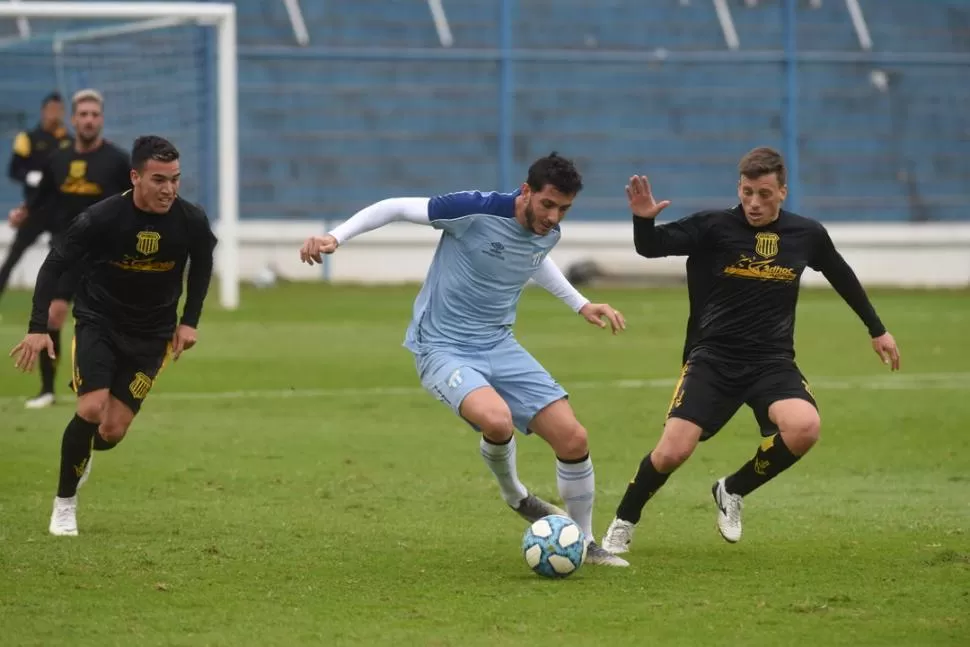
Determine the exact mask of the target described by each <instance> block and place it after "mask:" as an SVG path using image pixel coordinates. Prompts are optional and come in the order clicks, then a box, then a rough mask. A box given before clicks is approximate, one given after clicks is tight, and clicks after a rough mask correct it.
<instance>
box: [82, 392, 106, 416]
mask: <svg viewBox="0 0 970 647" xmlns="http://www.w3.org/2000/svg"><path fill="white" fill-rule="evenodd" d="M107 406H108V390H107V389H101V390H99V391H92V392H91V393H85V394H84V395H82V396H80V397H79V398H78V400H77V409H76V411H77V415H78V416H80V417H81V418H83V419H84V420H87V421H88V422H96V423H100V422H101V421H102V420H103V419H104V412H105V409H106V408H107Z"/></svg>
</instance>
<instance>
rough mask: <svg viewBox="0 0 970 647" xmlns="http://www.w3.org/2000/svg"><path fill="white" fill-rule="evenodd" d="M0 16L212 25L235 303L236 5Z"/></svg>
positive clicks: (39, 10)
mask: <svg viewBox="0 0 970 647" xmlns="http://www.w3.org/2000/svg"><path fill="white" fill-rule="evenodd" d="M0 18H12V19H21V18H114V19H119V20H125V19H128V20H150V19H169V20H183V21H184V22H195V23H197V24H200V25H205V26H212V27H215V29H216V33H217V34H218V36H217V38H216V42H217V45H216V77H217V81H216V84H217V88H216V102H217V104H218V107H217V113H216V115H217V116H216V130H217V142H218V143H217V153H216V155H217V158H216V159H217V160H218V164H217V171H216V172H217V173H218V177H219V196H218V212H219V219H218V232H217V233H218V236H219V250H218V251H219V253H218V254H217V270H218V275H219V302H220V304H221V305H222V307H223V308H226V309H227V310H235V309H236V308H238V307H239V139H238V137H239V132H238V131H239V126H238V124H239V112H238V92H237V89H238V78H237V71H236V56H237V50H236V6H235V5H234V4H232V3H228V2H221V3H209V2H37V1H31V0H22V1H20V2H0Z"/></svg>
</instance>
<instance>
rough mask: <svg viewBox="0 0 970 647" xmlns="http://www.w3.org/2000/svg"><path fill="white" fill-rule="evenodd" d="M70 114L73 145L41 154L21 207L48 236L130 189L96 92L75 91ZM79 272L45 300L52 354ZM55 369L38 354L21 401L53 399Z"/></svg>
mask: <svg viewBox="0 0 970 647" xmlns="http://www.w3.org/2000/svg"><path fill="white" fill-rule="evenodd" d="M71 113H72V114H71V123H72V124H73V125H74V130H75V133H76V134H75V137H74V145H73V146H69V147H67V148H62V149H59V150H57V151H56V152H54V153H53V154H52V155H51V156H50V157H49V158H48V159H47V162H46V163H45V165H44V168H43V170H42V178H41V181H40V184H39V186H38V187H37V191H36V192H35V193H34V195H33V196H32V197H31V198H30V199H29V200H28V202H27V203H26V204H25V205H24V206H23V207H22V209H23V210H24V211H25V212H26V215H27V218H28V221H29V220H33V219H34V218H38V219H39V220H41V221H43V222H45V223H46V225H47V226H48V227H49V228H50V231H51V233H52V234H53V239H54V241H56V239H57V237H58V236H60V235H61V233H63V231H64V230H65V229H66V228H67V227H68V225H70V224H71V221H73V220H74V218H76V217H77V215H78V214H79V213H81V212H82V211H84V210H85V209H87V208H88V207H90V206H91V205H93V204H95V203H97V202H100V201H101V200H104V199H105V198H107V197H109V196H112V195H116V194H119V193H121V192H123V191H127V190H128V189H130V188H131V178H130V173H131V168H130V166H129V164H128V155H127V154H126V153H125V152H124V151H123V150H121V149H120V148H118V147H117V146H115V145H114V144H112V143H110V142H108V141H105V139H104V138H103V137H102V129H103V127H104V100H103V99H102V97H101V94H100V93H99V92H98V91H97V90H90V89H88V90H80V91H79V92H77V93H75V94H74V96H73V97H72V99H71ZM15 211H16V210H15ZM13 215H14V214H13V213H12V216H13ZM52 243H53V241H52ZM79 277H80V274H78V273H76V272H69V273H66V274H64V275H63V276H62V277H61V282H60V284H59V285H58V287H57V290H56V292H55V293H54V295H53V296H54V298H53V300H52V301H51V307H50V312H49V313H48V325H47V329H48V330H49V331H50V335H51V339H53V342H54V352H55V355H57V354H59V353H60V347H61V328H62V327H63V326H64V322H65V321H66V319H67V313H68V304H69V302H70V301H71V300H72V299H73V298H74V290H75V288H76V286H77V281H78V280H79ZM56 368H57V367H56V364H55V362H54V361H53V360H51V359H50V358H48V357H47V356H46V355H44V356H41V359H40V377H41V389H40V394H38V395H37V396H36V397H33V398H31V399H30V400H28V401H27V403H26V404H27V408H29V409H40V408H43V407H48V406H50V405H52V404H53V403H54V382H55V374H56Z"/></svg>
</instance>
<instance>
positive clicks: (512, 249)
mask: <svg viewBox="0 0 970 647" xmlns="http://www.w3.org/2000/svg"><path fill="white" fill-rule="evenodd" d="M517 196H518V192H514V193H495V192H492V193H481V192H479V191H467V192H461V193H450V194H446V195H441V196H437V197H434V198H431V200H430V202H429V203H428V218H429V220H430V221H431V225H432V226H433V227H435V228H437V229H441V230H442V231H443V233H442V235H441V240H440V241H439V242H438V248H437V250H436V251H435V255H434V259H433V260H432V261H431V266H430V268H429V269H428V275H427V277H426V279H425V281H424V286H423V287H422V288H421V292H420V293H419V294H418V297H417V299H416V300H415V303H414V316H413V318H412V320H411V325H410V326H409V327H408V331H407V336H406V338H405V342H404V345H405V346H406V347H407V348H408V349H410V350H411V351H412V352H414V353H423V352H427V351H428V350H431V349H433V348H435V347H438V348H440V347H448V348H460V349H463V350H466V351H473V350H476V349H480V350H487V349H490V348H494V347H495V346H496V345H498V344H499V343H500V342H502V341H503V340H505V339H506V338H508V337H509V336H510V335H511V327H512V324H513V323H515V313H516V306H517V305H518V302H519V297H520V296H521V295H522V290H523V288H525V286H526V284H527V283H528V281H529V279H530V278H532V275H533V274H535V272H536V270H537V269H538V268H539V264H540V263H542V261H543V259H544V258H545V257H546V255H547V254H548V253H549V252H550V250H552V248H553V247H555V245H556V243H558V242H559V238H560V231H559V227H558V226H557V227H556V228H555V229H554V230H552V231H550V232H549V233H548V234H546V235H545V236H540V235H538V234H535V233H532V232H531V231H529V230H527V229H525V228H524V227H523V226H522V225H521V224H519V221H517V220H516V219H515V198H516V197H517Z"/></svg>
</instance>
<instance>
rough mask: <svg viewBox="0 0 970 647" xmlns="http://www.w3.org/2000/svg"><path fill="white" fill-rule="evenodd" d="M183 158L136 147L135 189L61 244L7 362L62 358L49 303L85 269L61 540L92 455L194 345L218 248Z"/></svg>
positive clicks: (150, 142)
mask: <svg viewBox="0 0 970 647" xmlns="http://www.w3.org/2000/svg"><path fill="white" fill-rule="evenodd" d="M178 158H179V155H178V151H177V150H176V149H175V147H174V146H172V144H170V143H169V142H168V141H166V140H164V139H162V138H161V137H154V136H149V137H139V138H138V139H136V140H135V144H134V147H133V148H132V153H131V163H132V170H131V181H132V183H133V184H134V189H133V190H130V191H126V192H125V193H123V194H119V195H116V196H113V197H111V198H108V199H107V200H103V201H102V202H99V203H98V204H96V205H94V206H93V207H91V208H89V209H87V210H85V211H84V212H83V213H81V215H79V216H78V217H77V218H76V219H75V220H74V222H73V223H71V226H70V227H69V228H68V229H67V231H66V232H65V233H64V235H63V236H61V237H60V238H59V239H58V241H57V243H56V244H55V246H54V248H53V249H52V250H51V252H50V254H48V256H47V260H46V261H44V264H43V266H42V267H41V269H40V274H39V275H38V277H37V284H36V286H35V288H34V306H33V313H32V315H31V319H30V327H29V329H28V334H27V336H26V337H24V339H23V341H21V342H20V343H19V344H18V345H17V346H16V347H14V349H13V350H12V351H11V353H10V354H11V356H16V358H17V360H16V365H17V367H18V368H21V369H22V370H25V371H29V370H31V369H32V368H33V365H34V363H35V362H36V361H37V358H38V357H39V356H43V355H45V354H46V355H49V356H50V357H51V358H53V357H54V344H53V341H52V340H51V337H50V335H49V334H48V332H49V331H48V319H47V312H48V308H49V306H50V302H51V300H52V299H53V298H54V297H55V296H56V294H57V287H58V282H59V280H60V279H61V278H62V277H63V276H64V275H65V274H67V273H70V272H77V271H81V272H83V275H82V278H81V281H80V283H79V285H78V290H77V298H76V300H75V303H74V317H75V319H76V320H77V325H76V328H75V337H74V343H73V345H72V347H73V358H72V359H73V386H74V390H75V391H77V394H78V396H79V397H78V400H77V412H76V414H75V416H74V418H73V419H72V420H71V422H70V423H69V424H68V425H67V428H66V429H65V430H64V438H63V440H62V443H61V467H60V480H59V483H58V487H57V496H56V498H55V499H54V511H53V513H52V514H51V522H50V532H51V534H53V535H71V536H73V535H77V519H76V509H77V488H78V486H79V485H80V483H81V482H82V481H83V480H84V479H86V478H87V475H88V474H89V473H90V469H91V450H92V449H95V450H108V449H111V448H113V447H114V446H115V445H117V444H118V443H119V442H120V441H121V439H122V438H124V437H125V434H126V433H127V431H128V427H129V426H130V425H131V422H132V420H133V419H134V417H135V415H136V414H137V413H138V410H139V409H140V408H141V405H142V402H143V401H144V400H145V398H146V397H147V396H148V393H149V391H151V388H152V386H153V384H154V383H155V378H156V376H157V375H158V373H159V371H160V370H161V369H162V366H163V365H164V364H165V362H166V360H167V359H168V357H169V356H171V357H172V359H173V360H177V359H178V358H179V355H180V354H181V353H182V351H183V350H187V349H189V348H191V347H192V346H194V345H195V342H196V328H197V327H198V324H199V317H200V316H201V314H202V304H203V301H204V300H205V296H206V293H207V291H208V288H209V279H210V278H211V276H212V263H213V259H212V256H213V249H214V248H215V243H216V239H215V236H214V235H213V234H212V230H211V229H210V227H209V221H208V218H207V217H206V214H205V212H204V211H203V210H202V209H201V208H200V207H198V206H195V205H193V204H191V203H189V202H188V201H186V200H183V199H182V198H180V197H179V196H178V187H179V178H180V172H179V161H178ZM79 263H80V269H79V268H78V264H79ZM186 265H188V266H189V269H188V280H187V288H186V290H187V294H186V299H185V306H184V308H183V311H182V318H181V320H180V321H179V320H178V311H177V310H178V302H179V298H180V297H181V295H182V283H183V278H184V275H185V273H186V272H185V270H186Z"/></svg>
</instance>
